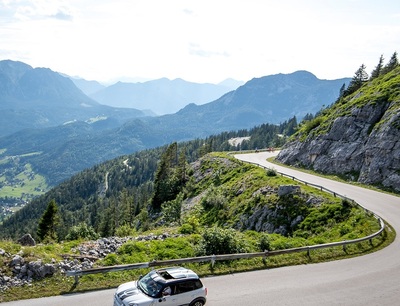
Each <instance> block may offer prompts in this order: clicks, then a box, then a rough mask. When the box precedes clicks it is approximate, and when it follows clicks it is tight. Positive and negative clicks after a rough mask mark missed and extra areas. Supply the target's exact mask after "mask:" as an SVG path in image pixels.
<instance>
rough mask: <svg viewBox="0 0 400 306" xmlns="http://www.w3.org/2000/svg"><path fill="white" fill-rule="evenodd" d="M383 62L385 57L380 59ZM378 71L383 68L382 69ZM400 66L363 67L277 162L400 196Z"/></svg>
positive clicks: (302, 129)
mask: <svg viewBox="0 0 400 306" xmlns="http://www.w3.org/2000/svg"><path fill="white" fill-rule="evenodd" d="M381 60H382V58H381ZM378 68H379V69H378ZM399 156H400V66H399V64H398V61H397V54H396V53H395V54H394V55H393V56H392V58H391V60H390V61H389V63H388V64H387V65H386V66H383V64H382V62H381V61H380V64H379V65H378V66H377V67H376V68H375V70H374V71H373V72H372V73H371V77H368V74H366V72H365V67H364V66H363V65H362V66H361V67H360V69H359V70H357V72H356V74H355V76H354V78H353V80H352V81H351V82H350V84H349V87H348V88H347V89H346V90H343V91H342V93H341V96H340V97H339V99H338V100H337V101H336V102H335V103H334V104H333V105H331V106H330V107H328V108H326V109H324V110H322V111H321V112H319V114H318V115H317V116H316V117H315V118H311V119H310V120H308V121H305V122H304V123H303V124H302V125H301V126H300V128H299V130H298V131H297V133H296V134H295V135H294V136H293V137H292V139H291V141H289V142H288V143H287V144H286V145H285V147H284V148H283V150H282V151H281V152H280V154H279V155H278V157H277V159H278V160H279V161H281V162H283V163H286V164H290V165H297V166H300V167H305V168H309V169H313V170H315V171H319V172H323V173H328V174H336V175H339V176H342V177H344V178H346V179H349V180H352V181H357V182H360V183H364V184H372V185H376V186H378V187H381V188H384V189H389V190H392V191H395V192H400V160H399Z"/></svg>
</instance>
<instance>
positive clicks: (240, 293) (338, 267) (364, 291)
mask: <svg viewBox="0 0 400 306" xmlns="http://www.w3.org/2000/svg"><path fill="white" fill-rule="evenodd" d="M270 156H272V153H267V152H262V153H255V154H240V155H237V156H236V157H237V158H238V159H241V160H244V161H250V162H253V163H258V164H261V165H264V166H268V167H272V168H275V169H276V170H277V171H279V172H284V173H287V174H289V175H292V176H295V177H297V178H299V179H302V180H305V181H308V182H310V183H314V184H318V185H322V186H324V187H326V188H328V189H330V190H333V191H336V192H338V193H340V194H342V195H346V196H348V197H349V198H351V199H354V200H355V201H357V202H358V203H360V204H362V205H363V206H364V207H366V208H368V209H370V210H372V211H374V212H376V213H377V214H378V215H380V216H381V217H382V218H383V219H385V220H386V221H388V222H389V223H390V224H391V225H392V226H393V227H394V229H395V230H396V231H397V232H398V233H400V198H399V197H395V196H391V195H387V194H383V193H379V192H376V191H371V190H367V189H363V188H360V187H356V186H350V185H347V184H344V183H339V182H334V181H330V180H327V179H324V178H320V177H316V176H313V175H310V174H305V173H302V172H299V171H295V170H292V169H287V168H283V167H280V166H277V165H273V164H270V163H268V162H267V161H266V158H268V157H270ZM203 281H204V283H205V285H206V286H207V287H208V292H209V294H208V301H207V305H209V306H227V305H230V306H239V305H240V306H243V305H253V306H254V305H274V306H275V305H307V306H310V305H319V306H320V305H346V306H347V305H399V303H400V302H399V299H400V242H399V239H398V238H396V240H395V241H394V243H392V244H391V245H390V246H388V247H387V248H385V249H383V250H381V251H378V252H375V253H372V254H368V255H365V256H361V257H356V258H351V259H345V260H340V261H333V262H327V263H320V264H309V265H301V266H294V267H284V268H278V269H271V270H262V271H254V272H248V273H237V274H232V275H225V276H218V277H207V278H204V279H203ZM113 293H114V289H111V290H102V291H96V292H89V293H84V294H71V295H64V296H58V297H50V298H42V299H34V300H29V301H16V302H10V303H4V305H15V306H22V305H29V306H39V305H40V306H47V305H49V306H50V305H51V306H66V305H84V306H92V305H93V306H94V305H96V306H106V305H108V306H110V305H112V296H113ZM157 305H158V304H157ZM159 305H160V306H162V303H160V304H159Z"/></svg>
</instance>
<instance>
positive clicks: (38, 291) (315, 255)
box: [0, 224, 396, 302]
mask: <svg viewBox="0 0 400 306" xmlns="http://www.w3.org/2000/svg"><path fill="white" fill-rule="evenodd" d="M395 236H396V233H395V231H394V230H393V229H392V228H391V227H390V225H388V224H386V230H385V231H384V233H383V234H382V235H380V236H378V237H376V238H374V239H373V240H372V243H369V242H368V241H366V242H361V243H357V244H354V245H348V246H347V247H346V249H345V250H344V249H343V247H332V248H328V249H319V250H313V251H311V252H310V256H308V254H307V252H301V253H294V254H288V255H279V256H273V257H267V258H265V259H263V258H253V259H240V260H235V261H229V262H216V263H215V264H214V266H211V264H210V263H209V262H206V263H193V264H187V265H186V266H187V267H188V268H191V269H193V270H194V271H196V272H197V273H198V274H199V275H200V276H202V277H205V276H211V275H224V274H230V273H240V272H248V271H254V270H262V269H275V268H280V267H285V266H293V265H304V264H311V263H320V262H326V261H332V260H340V259H345V258H351V257H356V256H361V255H365V254H368V253H371V252H376V251H378V250H380V249H382V248H384V247H386V246H388V245H389V244H390V243H391V242H393V241H394V239H395ZM76 244H77V242H73V243H66V244H56V245H53V246H50V247H49V246H37V247H33V248H32V247H30V248H27V249H28V251H27V250H26V249H24V251H23V252H24V253H25V252H32V255H34V256H45V257H46V258H47V259H50V258H53V257H55V258H58V257H59V252H66V251H68V250H69V249H70V248H72V247H73V246H76ZM0 248H3V249H5V250H6V251H7V252H11V253H15V252H17V251H21V246H19V245H17V244H14V243H11V242H0ZM3 268H4V267H2V269H3ZM148 271H149V269H138V270H131V271H124V272H109V273H104V274H93V275H87V276H82V277H80V279H79V283H78V284H75V283H74V278H73V277H67V276H65V275H60V274H58V275H55V276H53V277H49V278H45V279H44V280H41V281H34V282H32V283H31V284H30V285H29V286H23V287H14V288H11V289H9V290H6V291H4V292H2V293H1V295H0V302H8V301H15V300H20V299H21V298H22V297H23V298H24V299H31V298H39V297H45V296H54V295H62V294H68V293H72V292H74V293H76V292H87V291H92V290H103V289H110V288H116V287H117V286H118V285H120V284H121V283H124V282H127V281H130V280H133V279H137V278H138V277H139V276H140V275H143V274H145V273H147V272H148Z"/></svg>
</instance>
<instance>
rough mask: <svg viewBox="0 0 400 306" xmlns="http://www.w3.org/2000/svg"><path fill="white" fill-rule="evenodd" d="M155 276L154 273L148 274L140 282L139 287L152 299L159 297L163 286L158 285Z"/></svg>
mask: <svg viewBox="0 0 400 306" xmlns="http://www.w3.org/2000/svg"><path fill="white" fill-rule="evenodd" d="M152 274H154V273H152V272H150V273H148V274H146V275H145V276H143V277H142V278H141V279H140V280H139V281H138V287H139V288H140V290H142V291H143V292H144V293H145V294H147V295H149V296H151V297H157V296H158V294H159V293H160V291H161V289H162V285H161V284H159V283H157V282H156V281H155V280H154V279H153V278H152V277H151V275H152Z"/></svg>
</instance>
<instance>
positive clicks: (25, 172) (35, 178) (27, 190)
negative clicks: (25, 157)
mask: <svg viewBox="0 0 400 306" xmlns="http://www.w3.org/2000/svg"><path fill="white" fill-rule="evenodd" d="M0 182H2V183H3V184H4V185H3V187H1V188H0V198H4V197H13V198H22V199H31V198H32V197H34V196H38V195H42V194H43V193H44V192H45V191H46V190H47V189H48V185H47V183H46V179H45V178H44V177H43V176H41V175H38V174H35V173H34V172H33V170H32V166H31V165H30V164H25V165H24V166H23V168H22V169H21V170H19V173H18V174H16V175H15V176H14V178H13V181H12V182H10V181H8V179H7V178H6V176H5V175H3V176H2V177H0Z"/></svg>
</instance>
